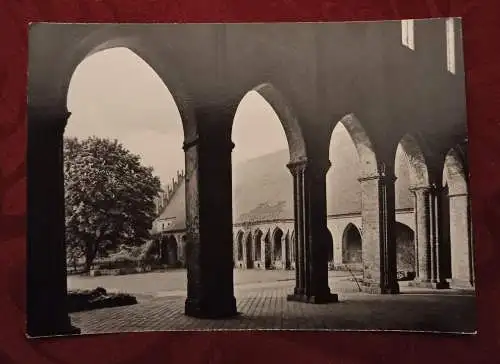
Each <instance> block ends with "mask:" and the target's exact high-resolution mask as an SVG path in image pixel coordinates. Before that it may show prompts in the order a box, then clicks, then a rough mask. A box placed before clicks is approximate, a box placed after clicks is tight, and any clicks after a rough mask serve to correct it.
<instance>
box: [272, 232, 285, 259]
mask: <svg viewBox="0 0 500 364" xmlns="http://www.w3.org/2000/svg"><path fill="white" fill-rule="evenodd" d="M282 239H283V230H281V229H280V228H279V227H276V228H275V229H274V231H273V235H272V241H273V256H274V260H275V261H276V260H279V261H281V260H282V254H283V248H284V247H283V244H282Z"/></svg>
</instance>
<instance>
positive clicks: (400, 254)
mask: <svg viewBox="0 0 500 364" xmlns="http://www.w3.org/2000/svg"><path fill="white" fill-rule="evenodd" d="M395 230H396V255H397V263H396V264H397V269H398V272H404V274H405V276H407V274H408V273H409V274H414V273H415V272H416V257H415V252H416V250H415V232H414V231H413V230H412V229H411V228H410V227H409V226H408V225H405V224H403V223H400V222H399V221H396V226H395ZM409 278H413V276H411V277H409Z"/></svg>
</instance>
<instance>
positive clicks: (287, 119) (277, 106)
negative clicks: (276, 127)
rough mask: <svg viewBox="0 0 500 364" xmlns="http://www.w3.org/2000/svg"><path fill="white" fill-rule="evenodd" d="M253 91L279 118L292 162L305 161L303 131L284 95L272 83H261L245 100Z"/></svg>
mask: <svg viewBox="0 0 500 364" xmlns="http://www.w3.org/2000/svg"><path fill="white" fill-rule="evenodd" d="M252 91H254V92H257V93H258V94H259V95H260V96H261V97H262V98H264V100H266V102H267V103H268V104H269V105H270V106H271V107H272V109H273V110H274V112H275V113H276V115H277V116H278V119H279V120H280V122H281V125H282V127H283V131H284V132H285V136H286V140H287V143H288V151H289V154H290V162H297V161H301V160H305V159H306V158H307V153H306V146H305V140H304V136H303V133H302V129H301V127H300V124H299V122H298V119H297V116H296V114H295V112H294V111H293V110H292V107H291V106H290V104H289V103H288V102H287V100H286V99H285V97H284V96H283V94H282V93H281V92H280V91H278V89H277V88H276V87H275V86H274V85H272V84H271V83H261V84H259V85H257V86H255V87H254V88H252V89H251V90H250V91H249V92H247V93H246V94H245V95H244V96H243V98H244V97H245V96H246V95H247V94H248V93H250V92H252ZM243 98H242V99H243Z"/></svg>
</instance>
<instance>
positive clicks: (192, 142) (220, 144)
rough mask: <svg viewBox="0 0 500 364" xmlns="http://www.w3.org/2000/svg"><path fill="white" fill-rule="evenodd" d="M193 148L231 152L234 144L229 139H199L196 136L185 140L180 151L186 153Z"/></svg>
mask: <svg viewBox="0 0 500 364" xmlns="http://www.w3.org/2000/svg"><path fill="white" fill-rule="evenodd" d="M194 146H198V147H202V148H207V147H208V148H210V149H212V150H217V151H226V152H229V153H230V152H231V151H232V150H233V149H234V146H235V145H234V143H233V142H232V141H231V139H221V138H219V139H216V138H201V137H200V136H199V135H196V136H194V137H191V138H187V139H185V140H184V143H183V144H182V149H184V151H187V150H189V149H191V148H192V147H194Z"/></svg>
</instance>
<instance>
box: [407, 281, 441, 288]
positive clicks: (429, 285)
mask: <svg viewBox="0 0 500 364" xmlns="http://www.w3.org/2000/svg"><path fill="white" fill-rule="evenodd" d="M408 286H409V287H415V288H432V289H449V288H450V284H449V283H448V282H430V281H419V280H414V281H410V282H408Z"/></svg>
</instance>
